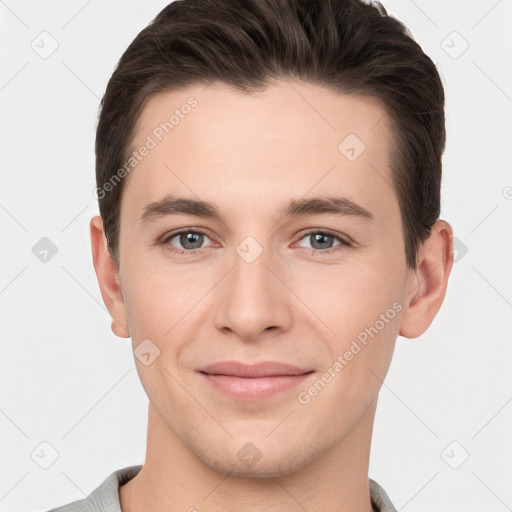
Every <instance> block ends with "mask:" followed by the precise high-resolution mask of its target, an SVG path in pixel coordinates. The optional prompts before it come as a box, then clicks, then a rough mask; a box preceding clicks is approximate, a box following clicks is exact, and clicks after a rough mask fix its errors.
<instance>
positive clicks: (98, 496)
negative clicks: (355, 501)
mask: <svg viewBox="0 0 512 512" xmlns="http://www.w3.org/2000/svg"><path fill="white" fill-rule="evenodd" d="M141 469H142V465H137V466H128V467H126V468H123V469H118V470H117V471H114V472H113V473H111V474H110V475H109V476H108V477H107V478H106V480H104V482H103V483H102V484H101V485H100V486H99V487H98V488H96V489H95V490H94V491H92V492H91V494H89V496H87V497H86V498H84V499H82V500H78V501H73V502H72V503H69V504H68V505H63V506H61V507H58V508H54V509H52V510H50V511H48V512H122V511H121V505H120V503H119V487H120V486H121V485H123V484H125V483H126V482H128V481H129V480H131V479H132V478H133V477H135V475H137V473H138V472H139V471H140V470H141ZM368 483H369V488H370V499H371V502H372V506H373V507H374V508H375V509H376V510H377V511H378V512H397V510H396V508H395V507H394V506H393V503H391V500H390V499H389V497H388V495H387V494H386V492H385V491H384V489H383V488H382V487H381V486H380V485H379V484H378V483H377V482H376V481H375V480H372V479H371V478H369V479H368Z"/></svg>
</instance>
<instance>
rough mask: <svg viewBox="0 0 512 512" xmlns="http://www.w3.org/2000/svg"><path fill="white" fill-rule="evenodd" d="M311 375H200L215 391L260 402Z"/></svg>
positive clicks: (292, 386) (240, 398)
mask: <svg viewBox="0 0 512 512" xmlns="http://www.w3.org/2000/svg"><path fill="white" fill-rule="evenodd" d="M311 373H312V372H310V373H304V374H302V375H278V376H272V377H257V378H249V377H234V376H232V375H210V374H207V373H200V375H202V376H203V377H205V379H206V380H207V381H208V382H209V383H210V384H211V386H212V387H213V388H214V389H216V390H218V391H220V392H222V393H224V394H226V395H229V396H231V397H232V398H236V399H239V400H246V401H258V400H264V399H265V398H269V397H271V396H273V395H276V394H277V393H280V392H282V391H286V390H288V389H292V388H294V387H295V386H297V385H299V384H300V383H301V382H303V381H304V380H305V379H306V378H307V377H309V375H310V374H311Z"/></svg>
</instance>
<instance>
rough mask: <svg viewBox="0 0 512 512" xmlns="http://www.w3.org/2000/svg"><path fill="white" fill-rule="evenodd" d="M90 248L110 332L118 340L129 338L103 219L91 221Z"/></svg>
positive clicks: (98, 218)
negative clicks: (110, 323) (109, 321)
mask: <svg viewBox="0 0 512 512" xmlns="http://www.w3.org/2000/svg"><path fill="white" fill-rule="evenodd" d="M90 229H91V247H92V259H93V262H94V270H95V271H96V276H97V278H98V283H99V285H100V290H101V296H102V297H103V302H104V303H105V306H107V309H108V311H109V313H110V315H111V316H112V332H113V333H114V334H115V335H116V336H119V337H120V338H129V337H130V332H129V331H128V328H127V327H126V326H127V325H128V322H127V317H126V308H125V304H124V298H123V294H122V292H121V283H120V280H119V273H118V270H117V268H116V266H115V263H114V260H113V259H112V256H111V255H110V251H109V250H108V245H107V239H106V237H105V232H104V229H103V219H102V218H101V217H100V216H99V215H96V216H95V217H93V218H92V219H91V222H90Z"/></svg>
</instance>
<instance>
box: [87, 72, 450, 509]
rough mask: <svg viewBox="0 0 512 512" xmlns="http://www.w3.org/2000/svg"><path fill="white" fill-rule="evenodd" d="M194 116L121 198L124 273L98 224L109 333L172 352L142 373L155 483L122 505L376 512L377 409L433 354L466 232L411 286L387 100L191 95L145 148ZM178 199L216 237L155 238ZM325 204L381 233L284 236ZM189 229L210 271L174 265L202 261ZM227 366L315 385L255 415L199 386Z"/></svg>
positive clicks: (303, 93) (198, 89)
mask: <svg viewBox="0 0 512 512" xmlns="http://www.w3.org/2000/svg"><path fill="white" fill-rule="evenodd" d="M190 96H194V97H195V98H196V99H197V101H198V105H197V106H196V107H195V108H194V109H193V110H192V111H191V113H190V114H188V115H187V116H185V117H184V119H182V120H180V122H179V124H178V125H176V126H175V127H174V129H173V130H172V132H171V133H170V134H168V135H166V136H165V137H164V139H163V140H162V142H160V143H159V144H158V146H157V147H156V148H154V149H152V150H151V151H150V152H149V154H148V155H147V156H146V157H145V158H144V159H143V160H142V161H141V162H140V163H139V164H138V165H137V167H136V168H135V169H134V170H133V171H132V172H131V174H129V175H128V177H127V178H126V179H127V182H126V183H125V186H126V188H125V189H124V192H123V197H122V202H121V217H120V218H121V228H120V268H119V269H117V268H116V267H115V265H114V263H113V261H112V258H111V256H110V254H109V252H108V248H107V244H106V239H105V236H104V233H103V224H102V220H101V217H99V216H95V217H93V218H92V219H91V223H90V228H91V242H92V252H93V260H94V267H95V270H96V274H97V277H98V282H99V285H100V289H101V293H102V297H103V300H104V302H105V304H106V306H107V308H108V310H109V312H110V314H111V316H112V318H113V320H112V330H113V332H114V333H115V334H116V335H118V336H120V337H131V338H132V346H133V348H134V349H135V348H136V347H137V346H138V345H139V343H141V342H142V340H144V339H146V338H148V339H150V340H151V342H152V343H153V344H154V345H156V346H157V347H158V349H159V350H160V355H159V357H157V358H156V359H155V360H154V361H153V362H152V363H151V364H150V365H148V366H145V365H144V364H142V363H141V361H140V360H139V359H138V358H137V357H136V358H135V363H136V367H137V371H138V374H139V377H140V379H141V382H142V385H143V387H144V389H145V391H146V393H147V395H148V397H149V401H150V404H149V411H148V418H149V419H148V432H147V452H146V459H145V462H144V465H143V468H142V470H141V472H140V473H139V474H138V475H137V476H136V477H135V478H133V479H132V480H130V481H129V482H128V483H127V484H125V485H123V486H122V487H121V488H120V493H119V494H120V503H121V508H122V510H123V512H127V511H129V512H139V511H143V510H155V511H166V512H172V511H187V510H188V511H190V512H192V511H193V510H195V509H196V510H198V511H199V512H202V511H211V512H220V511H222V512H229V511H239V510H244V511H245V512H253V511H257V512H266V511H272V512H276V511H286V512H294V511H301V512H303V511H304V510H308V511H311V512H313V511H320V510H322V511H325V512H334V511H336V512H339V511H340V510H347V511H348V510H350V511H351V512H371V511H372V510H373V509H372V506H371V503H370V496H369V490H368V467H369V455H370V444H371V436H372V429H373V422H374V417H375V410H376V406H377V400H378V393H379V390H380V388H381V386H382V380H383V379H384V378H385V376H386V373H387V371H388V368H389V365H390V362H391V358H392V355H393V350H394V347H395V342H396V338H397V336H398V335H399V334H400V335H402V336H403V337H407V338H415V337H417V336H419V335H421V334H422V333H423V332H424V331H425V330H426V329H427V328H428V326H429V325H430V324H431V322H432V321H433V319H434V317H435V315H436V314H437V312H438V310H439V308H440V306H441V304H442V302H443V299H444V296H445V292H446V288H447V282H448V277H449V274H450V271H451V268H452V263H453V255H452V237H453V233H452V228H451V226H450V225H449V224H448V223H447V222H446V221H443V220H439V221H438V222H437V223H436V225H435V226H434V228H433V230H432V234H431V236H430V238H429V239H428V240H427V241H426V242H425V243H424V244H423V245H422V246H421V247H420V251H419V255H418V266H417V268H416V269H414V270H413V269H410V268H408V267H407V265H406V260H405V246H404V241H403V232H402V226H401V220H400V209H399V205H398V201H397V197H396V194H395V191H394V189H393V188H392V187H391V185H390V183H391V169H390V167H389V158H388V153H389V150H390V148H391V146H392V140H391V131H390V124H389V119H388V117H387V116H386V111H385V110H384V108H383V107H382V106H381V104H380V103H379V102H378V101H377V100H375V99H373V98H370V97H366V98H362V97H359V98H356V97H353V96H345V95H339V94H336V93H334V92H331V91H328V90H326V89H323V88H320V87H317V86H313V85H310V84H304V83H300V82H286V81H280V82H275V83H274V84H273V85H271V86H269V87H268V88H267V89H266V90H265V91H264V92H259V93H255V94H251V95H248V96H244V95H243V94H241V93H237V92H235V91H234V90H232V89H230V88H229V87H228V86H226V85H223V84H218V83H217V84H212V85H210V86H208V87H204V85H197V86H190V87H187V88H185V89H181V90H178V91H172V92H167V93H160V94H158V95H157V96H154V97H153V98H152V99H151V100H150V101H149V102H148V103H147V105H146V107H145V109H144V110H143V112H142V114H141V117H140V120H139V121H140V122H139V124H138V129H137V132H136V135H135V138H134V147H138V146H140V145H142V144H143V143H144V141H145V140H146V137H147V136H148V134H151V133H152V130H154V128H155V127H156V126H158V125H159V123H160V122H162V121H164V120H166V119H168V118H169V115H170V113H171V112H172V111H173V110H174V109H176V108H179V107H180V106H181V105H183V104H184V103H186V101H187V99H188V98H189V97H190ZM351 133H353V134H356V135H357V137H359V139H360V140H362V141H363V142H364V144H365V146H366V149H365V151H364V152H363V153H362V154H361V155H360V156H359V157H358V158H357V159H356V160H355V161H349V160H348V159H347V158H346V157H345V156H344V155H343V154H342V153H341V152H340V151H339V150H338V145H339V144H340V142H342V141H343V140H344V139H345V137H347V135H348V134H351ZM166 194H175V195H180V196H185V197H189V198H195V199H202V200H205V201H211V202H214V203H215V204H216V205H217V207H218V209H219V211H220V212H221V215H222V221H219V220H215V219H203V218H200V217H197V216H192V215H173V216H168V217H167V218H160V219H158V220H156V221H155V222H153V223H150V224H146V225H142V224H141V223H140V222H139V218H140V216H141V214H142V212H143V209H144V206H145V205H147V204H149V203H151V202H154V201H157V200H159V199H161V198H162V197H163V196H165V195H166ZM326 195H330V196H332V195H337V196H342V197H345V198H347V199H349V200H351V201H353V202H355V203H357V204H358V205H360V206H362V207H363V208H365V209H367V210H369V211H370V212H371V213H372V215H373V216H374V218H373V220H367V219H364V218H360V217H355V216H350V215H345V216H337V215H332V214H321V215H306V216H302V217H298V218H285V219H281V218H280V216H279V209H280V208H281V207H282V206H283V205H284V204H285V203H286V202H287V201H289V200H290V199H300V198H302V197H305V198H310V197H316V196H326ZM181 228H196V229H200V230H201V231H202V232H204V233H206V236H205V237H204V239H203V242H202V245H200V244H201V242H200V241H199V243H198V244H196V246H194V247H198V246H199V247H200V248H201V249H200V250H201V252H199V253H197V254H193V255H190V254H174V253H173V252H171V250H172V249H173V248H174V249H181V250H185V251H187V250H188V251H190V249H187V247H191V245H188V246H186V247H185V246H184V245H183V237H182V238H181V239H180V237H174V238H172V239H168V241H167V242H166V243H165V244H158V241H159V240H162V239H163V238H164V235H169V234H170V233H171V232H172V231H174V230H177V229H181ZM311 228H315V229H318V230H322V229H329V230H332V231H335V232H336V233H339V235H340V236H341V237H349V239H351V240H352V241H353V242H354V244H353V245H352V246H351V247H350V246H340V245H339V244H340V242H339V240H337V239H335V238H333V239H329V238H327V240H326V241H324V245H320V246H319V245H313V244H314V243H315V240H314V238H313V236H311V233H310V234H309V235H306V234H305V231H306V230H309V229H311ZM191 231H194V230H193V229H191ZM247 236H252V237H253V238H254V239H255V240H256V241H257V242H258V243H259V244H260V246H261V247H262V248H263V252H262V253H261V255H260V256H259V257H258V258H256V260H255V261H253V262H252V263H247V262H246V261H245V260H244V259H243V258H242V257H240V255H239V254H238V253H237V251H236V248H237V246H238V245H239V244H240V243H241V242H242V241H243V240H244V239H245V238H246V237H247ZM185 243H186V240H185ZM315 247H320V248H319V249H316V250H315ZM322 247H325V248H322ZM330 248H334V249H335V250H334V252H333V253H331V254H320V253H321V252H322V251H325V250H327V249H330ZM336 249H337V250H336ZM394 303H399V304H400V305H401V311H400V312H399V313H397V314H396V315H395V316H394V318H393V319H392V320H389V321H388V322H387V323H386V324H385V326H384V327H383V328H382V329H381V330H380V331H379V332H378V334H377V335H375V336H374V337H373V338H369V341H368V343H367V345H366V346H363V348H362V350H361V351H360V352H359V353H357V355H355V356H354V357H353V359H352V360H350V361H348V363H347V364H346V365H345V366H344V367H343V369H342V370H341V371H339V372H338V373H337V374H336V376H335V377H334V378H333V379H332V380H331V381H330V382H329V383H328V384H327V385H326V386H325V387H324V389H322V390H321V391H320V392H319V393H318V394H317V395H316V396H315V397H313V398H312V399H311V401H310V402H309V403H307V404H305V405H304V404H301V403H300V402H299V401H298V398H297V395H298V393H299V392H301V391H304V390H307V389H308V388H309V387H310V386H311V385H312V384H313V383H314V382H315V381H317V380H318V379H319V378H320V377H321V376H322V374H323V373H324V372H325V371H326V370H327V369H328V368H329V367H332V365H333V362H335V361H336V358H337V357H338V356H339V355H340V354H341V355H343V354H344V353H345V352H346V351H347V350H348V349H349V348H350V346H351V343H352V341H353V340H354V339H355V338H356V337H357V335H358V334H359V333H360V332H361V331H363V330H364V329H365V327H368V326H371V325H374V324H375V322H376V320H378V319H379V315H381V314H383V313H385V312H386V311H387V310H389V309H390V308H391V307H392V305H393V304H394ZM222 360H238V361H243V362H247V363H252V362H258V361H282V362H288V363H291V364H295V365H297V366H300V367H304V368H309V369H313V370H314V373H312V374H311V375H309V376H308V377H307V380H306V381H305V382H304V383H302V384H301V385H299V386H298V387H297V388H294V389H291V390H289V391H285V392H282V393H278V394H277V395H274V396H272V397H270V398H268V399H265V400H260V401H256V402H248V401H245V402H244V401H239V400H238V401H237V400H234V399H233V398H230V397H227V396H225V395H222V394H220V393H219V392H217V391H216V390H214V389H213V388H212V387H211V386H209V385H208V384H207V383H206V382H205V381H204V378H202V377H201V376H200V375H199V374H198V373H197V371H196V370H197V369H199V368H200V367H202V366H205V365H207V364H211V363H213V362H217V361H222ZM248 442H250V443H252V444H253V445H254V446H255V447H256V448H257V450H258V451H259V453H260V454H261V458H260V459H259V460H258V461H257V463H255V464H252V465H248V464H247V463H246V462H244V461H243V460H241V459H240V458H239V457H237V453H238V452H239V450H240V449H241V448H242V447H243V446H244V445H246V443H248ZM192 507H194V508H192Z"/></svg>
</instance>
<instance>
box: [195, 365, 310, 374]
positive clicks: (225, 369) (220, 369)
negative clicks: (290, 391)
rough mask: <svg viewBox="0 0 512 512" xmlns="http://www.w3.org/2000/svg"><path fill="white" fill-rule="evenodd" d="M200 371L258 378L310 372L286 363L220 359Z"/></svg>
mask: <svg viewBox="0 0 512 512" xmlns="http://www.w3.org/2000/svg"><path fill="white" fill-rule="evenodd" d="M199 371H201V372H202V373H207V374H209V375H231V376H233V377H245V378H259V377H279V376H283V375H302V374H304V373H309V372H311V370H310V369H307V368H300V367H298V366H294V365H291V364H288V363H280V362H273V361H264V362H261V363H257V364H253V365H250V364H245V363H241V362H238V361H222V362H218V363H214V364H211V365H209V366H206V367H204V368H202V369H201V370H199Z"/></svg>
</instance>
